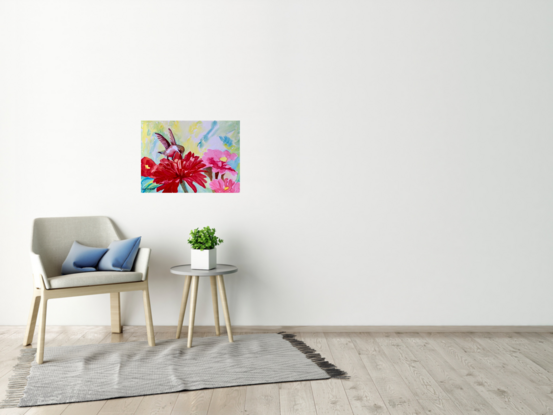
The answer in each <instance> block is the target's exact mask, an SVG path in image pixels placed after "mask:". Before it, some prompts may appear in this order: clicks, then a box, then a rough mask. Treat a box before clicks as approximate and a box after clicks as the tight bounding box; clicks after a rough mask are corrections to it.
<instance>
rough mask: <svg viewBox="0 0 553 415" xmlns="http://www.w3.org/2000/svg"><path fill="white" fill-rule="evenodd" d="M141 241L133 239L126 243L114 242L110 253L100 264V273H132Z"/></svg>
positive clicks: (126, 240)
mask: <svg viewBox="0 0 553 415" xmlns="http://www.w3.org/2000/svg"><path fill="white" fill-rule="evenodd" d="M140 239H141V237H140V236H139V237H138V238H132V239H125V240H124V241H113V242H112V243H111V244H110V245H109V247H108V252H107V253H106V254H105V255H104V256H103V257H102V259H101V260H100V263H99V264H98V271H130V270H131V269H132V265H133V263H134V259H135V258H136V254H137V253H138V247H139V246H140Z"/></svg>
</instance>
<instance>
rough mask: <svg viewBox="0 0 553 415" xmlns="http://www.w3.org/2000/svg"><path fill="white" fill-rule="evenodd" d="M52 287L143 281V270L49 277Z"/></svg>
mask: <svg viewBox="0 0 553 415" xmlns="http://www.w3.org/2000/svg"><path fill="white" fill-rule="evenodd" d="M48 281H49V282H50V288H51V289H56V288H69V287H84V286H86V285H104V284H120V283H123V282H137V281H142V273H141V272H118V271H95V272H83V273H78V274H67V275H60V276H59V277H51V278H48Z"/></svg>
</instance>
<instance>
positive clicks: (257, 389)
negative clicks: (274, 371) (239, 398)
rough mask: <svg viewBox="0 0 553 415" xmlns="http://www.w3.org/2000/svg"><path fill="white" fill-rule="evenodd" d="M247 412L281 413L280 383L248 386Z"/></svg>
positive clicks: (271, 414)
mask: <svg viewBox="0 0 553 415" xmlns="http://www.w3.org/2000/svg"><path fill="white" fill-rule="evenodd" d="M246 413H247V414H252V415H253V414H264V415H278V414H280V390H279V387H278V383H270V384H266V385H252V386H248V387H247V388H246Z"/></svg>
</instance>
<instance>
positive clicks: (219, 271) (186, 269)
mask: <svg viewBox="0 0 553 415" xmlns="http://www.w3.org/2000/svg"><path fill="white" fill-rule="evenodd" d="M236 271H238V268H237V267H235V266H234V265H228V264H217V267H216V268H213V269H192V266H191V265H190V264H186V265H177V266H174V267H171V274H177V275H193V276H198V277H211V276H212V275H225V274H233V273H235V272H236Z"/></svg>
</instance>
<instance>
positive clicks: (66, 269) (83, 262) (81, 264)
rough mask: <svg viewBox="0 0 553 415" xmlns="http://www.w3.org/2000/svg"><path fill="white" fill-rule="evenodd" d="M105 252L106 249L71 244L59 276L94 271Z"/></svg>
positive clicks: (76, 243)
mask: <svg viewBox="0 0 553 415" xmlns="http://www.w3.org/2000/svg"><path fill="white" fill-rule="evenodd" d="M107 251H108V250H107V248H92V247H90V246H85V245H81V244H80V243H78V242H77V241H75V242H73V245H72V246H71V249H70V250H69V255H67V258H65V261H64V262H63V265H62V266H61V275H66V274H76V273H78V272H91V271H96V268H95V267H96V265H98V262H99V261H100V258H102V256H103V255H104V254H105V253H106V252H107Z"/></svg>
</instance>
